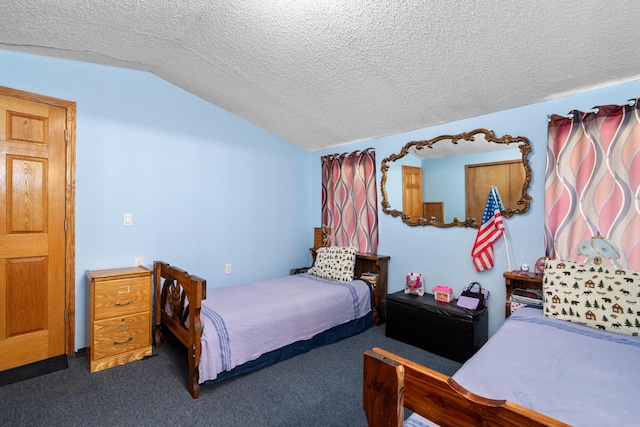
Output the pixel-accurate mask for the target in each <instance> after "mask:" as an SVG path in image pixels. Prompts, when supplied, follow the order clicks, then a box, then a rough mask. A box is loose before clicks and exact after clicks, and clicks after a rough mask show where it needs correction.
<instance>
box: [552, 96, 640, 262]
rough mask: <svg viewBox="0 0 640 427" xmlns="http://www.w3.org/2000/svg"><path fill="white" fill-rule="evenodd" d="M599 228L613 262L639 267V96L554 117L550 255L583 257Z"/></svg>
mask: <svg viewBox="0 0 640 427" xmlns="http://www.w3.org/2000/svg"><path fill="white" fill-rule="evenodd" d="M597 232H600V234H601V235H603V236H604V237H606V238H609V239H611V240H612V241H613V242H614V243H615V244H616V245H617V246H618V248H619V249H620V258H619V259H618V260H616V261H614V264H615V265H616V266H618V267H621V268H629V269H632V270H640V116H639V111H638V102H637V100H630V103H628V104H625V105H605V106H601V107H596V108H594V109H592V110H590V111H588V112H581V111H573V112H571V114H569V117H563V116H558V115H553V116H551V117H550V118H549V134H548V145H547V167H546V177H545V245H546V254H547V256H549V257H551V258H555V259H566V260H573V261H584V260H585V258H584V256H578V254H577V251H578V244H579V243H580V242H581V241H583V240H585V239H588V238H590V237H591V236H593V235H594V234H595V233H597Z"/></svg>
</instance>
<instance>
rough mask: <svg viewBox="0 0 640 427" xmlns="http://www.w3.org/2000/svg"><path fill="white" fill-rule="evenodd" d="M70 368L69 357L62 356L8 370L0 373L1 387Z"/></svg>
mask: <svg viewBox="0 0 640 427" xmlns="http://www.w3.org/2000/svg"><path fill="white" fill-rule="evenodd" d="M68 367H69V361H68V359H67V355H66V354H62V355H60V356H56V357H52V358H50V359H45V360H41V361H39V362H34V363H29V364H28V365H23V366H18V367H16V368H11V369H7V370H5V371H1V372H0V387H2V386H5V385H8V384H13V383H17V382H19V381H24V380H28V379H30V378H35V377H39V376H40V375H45V374H50V373H51V372H55V371H60V370H62V369H67V368H68Z"/></svg>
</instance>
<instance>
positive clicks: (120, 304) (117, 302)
mask: <svg viewBox="0 0 640 427" xmlns="http://www.w3.org/2000/svg"><path fill="white" fill-rule="evenodd" d="M131 304H133V300H129V301H128V302H120V301H116V303H115V304H113V305H114V306H116V307H122V306H124V305H131Z"/></svg>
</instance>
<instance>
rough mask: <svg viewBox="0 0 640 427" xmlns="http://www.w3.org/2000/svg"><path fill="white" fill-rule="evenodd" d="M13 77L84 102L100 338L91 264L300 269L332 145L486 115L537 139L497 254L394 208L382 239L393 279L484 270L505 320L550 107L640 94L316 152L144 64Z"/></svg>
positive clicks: (82, 325)
mask: <svg viewBox="0 0 640 427" xmlns="http://www.w3.org/2000/svg"><path fill="white" fill-rule="evenodd" d="M0 85H3V86H8V87H12V88H15V89H21V90H26V91H30V92H35V93H40V94H43V95H49V96H54V97H58V98H62V99H66V100H70V101H75V102H77V106H78V117H77V149H76V154H77V173H76V182H77V192H76V349H78V348H82V347H85V346H86V345H87V342H88V340H87V339H86V333H87V329H86V321H87V320H86V304H85V295H86V293H85V288H86V285H85V279H84V275H85V271H86V270H87V269H101V268H112V267H120V266H128V265H132V264H133V260H134V258H135V257H139V256H143V257H144V258H145V264H146V265H147V266H150V264H151V262H152V261H153V260H157V259H162V260H165V261H167V262H170V263H173V264H176V265H178V266H180V267H182V268H185V269H187V270H188V271H190V272H192V273H196V274H198V275H200V276H202V277H204V278H206V279H207V282H208V286H209V287H212V286H227V285H234V284H238V283H243V282H247V281H251V280H256V279H260V278H269V277H276V276H279V275H285V274H288V271H289V268H291V267H297V266H304V265H308V264H309V262H310V255H309V252H308V248H309V247H310V246H311V245H312V241H313V233H312V231H311V230H312V228H313V227H317V226H319V225H320V224H321V219H320V210H321V207H320V204H321V191H320V190H321V174H320V156H322V155H326V154H330V153H335V152H350V151H354V150H357V149H365V148H367V147H370V146H371V147H374V148H375V149H376V158H377V163H378V167H379V166H380V162H381V161H382V160H383V159H384V158H385V157H387V156H389V155H390V154H392V153H397V152H399V150H400V148H401V147H402V146H403V145H404V144H406V143H407V142H408V141H412V140H421V139H431V138H434V137H436V136H438V135H441V134H452V133H460V132H464V131H469V130H472V129H476V128H480V127H484V128H488V129H491V130H494V131H495V133H496V135H497V136H502V135H503V134H511V135H513V136H526V137H527V138H529V139H530V141H531V143H532V145H533V153H532V155H531V158H530V162H531V166H532V169H533V180H532V188H531V191H530V194H531V196H532V197H533V201H532V204H531V210H530V212H528V213H527V214H525V215H522V216H518V217H514V218H511V219H509V220H507V228H508V236H507V239H501V240H500V241H499V242H498V243H497V244H496V247H495V252H496V267H495V268H494V269H492V270H489V271H486V272H483V273H476V272H475V270H474V269H473V267H472V265H471V258H470V251H471V246H472V245H473V241H474V239H475V234H476V230H474V229H462V228H454V229H439V228H435V227H409V226H407V225H405V224H403V223H402V222H401V221H400V219H399V218H393V217H391V216H389V215H385V214H384V213H382V211H380V214H379V225H380V245H379V251H378V252H379V253H380V254H385V255H390V256H391V261H390V265H389V290H390V292H394V291H398V290H401V289H402V288H403V286H404V283H403V282H404V276H405V275H406V273H407V272H409V271H416V272H422V273H423V276H424V277H425V281H426V286H427V289H430V288H431V287H433V286H436V285H438V284H443V285H449V286H451V287H453V288H454V290H455V292H456V295H458V294H459V292H460V290H461V288H462V287H463V286H464V285H466V284H468V283H469V282H471V281H476V280H477V281H479V282H481V283H482V284H483V285H484V286H485V287H487V288H489V289H490V290H491V298H490V322H489V328H490V333H493V332H494V331H495V330H496V329H497V328H498V327H499V326H500V325H501V324H502V321H503V315H504V309H503V301H504V280H503V277H502V273H503V272H504V271H505V270H507V269H508V267H509V265H508V264H507V256H506V252H507V251H506V245H505V241H506V242H508V248H509V251H508V252H509V254H510V260H511V267H513V268H516V267H518V266H520V265H521V264H522V263H524V262H527V263H529V264H533V263H534V262H535V260H536V259H537V258H538V257H540V256H542V255H544V241H543V219H544V218H543V216H544V198H543V196H544V168H545V147H546V139H547V136H546V129H547V114H552V113H560V114H564V113H567V112H568V111H569V110H572V109H581V110H586V109H589V108H591V107H593V106H595V105H602V104H620V103H622V102H624V101H626V100H627V99H629V98H634V97H637V96H640V81H635V82H630V83H625V84H620V85H616V86H613V87H609V88H604V89H598V90H593V91H588V92H584V93H581V94H578V95H573V96H568V97H565V98H561V99H556V100H552V101H547V102H543V103H538V104H533V105H529V106H525V107H521V108H516V109H512V110H506V111H501V112H498V113H493V114H488V115H484V116H479V117H474V118H471V119H467V120H460V121H456V122H451V123H446V124H443V125H439V126H433V127H429V128H424V129H419V130H416V131H411V132H406V133H402V134H397V135H391V136H387V137H383V138H377V139H373V140H369V141H365V142H361V143H357V144H350V145H347V146H342V147H340V148H339V149H336V148H333V149H330V150H325V151H320V152H316V153H309V152H307V151H305V150H303V149H301V148H299V147H297V146H295V145H294V144H291V143H289V142H288V141H285V140H283V139H282V138H279V137H277V136H275V135H273V134H271V133H269V132H267V131H265V130H263V129H261V128H259V127H257V126H255V125H253V124H251V123H249V122H247V121H245V120H243V119H241V118H238V117H237V116H235V115H233V114H230V113H228V112H226V111H224V110H222V109H220V108H218V107H216V106H213V105H211V104H210V103H208V102H205V101H203V100H202V99H200V98H198V97H196V96H193V95H191V94H189V93H187V92H185V91H183V90H182V89H180V88H177V87H175V86H173V85H171V84H169V83H167V82H165V81H164V80H162V79H159V78H157V77H155V76H153V75H151V74H148V73H144V72H138V71H131V70H124V69H119V68H112V67H105V66H100V65H95V64H86V63H80V62H75V61H67V60H61V59H54V58H48V57H41V56H36V55H27V54H22V53H17V52H8V51H0ZM378 173H379V168H378ZM380 178H381V177H380V176H378V185H379V183H380ZM378 192H379V193H380V189H378ZM380 200H382V196H381V195H380V194H379V201H380ZM125 212H130V213H132V214H133V222H134V225H133V226H132V227H124V226H123V225H122V215H123V213H125ZM226 263H231V264H232V265H233V273H232V274H230V275H225V274H224V265H225V264H226Z"/></svg>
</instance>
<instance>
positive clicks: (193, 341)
mask: <svg viewBox="0 0 640 427" xmlns="http://www.w3.org/2000/svg"><path fill="white" fill-rule="evenodd" d="M153 272H154V275H153V277H154V279H153V282H154V288H155V292H156V309H155V314H156V315H155V322H156V323H155V325H154V328H153V329H154V333H153V343H154V346H155V347H156V348H158V347H160V346H161V345H162V341H163V337H162V327H163V326H164V327H165V328H166V329H167V330H168V331H169V332H171V334H173V336H174V337H175V338H176V339H177V340H178V341H180V342H181V343H182V344H183V345H184V346H185V347H186V348H187V351H188V353H189V356H188V360H189V378H188V380H187V390H188V391H189V394H190V395H191V397H193V398H194V399H197V398H198V397H199V396H200V385H199V383H198V376H199V375H198V366H199V365H200V352H201V350H202V347H201V342H200V338H201V335H202V324H201V323H200V309H201V306H202V300H203V299H205V298H207V281H206V280H204V279H201V278H200V277H198V276H194V275H192V274H189V273H187V272H186V271H184V270H182V269H180V268H177V267H172V266H170V265H169V264H167V263H166V262H162V261H155V262H154V263H153ZM162 279H164V284H163V283H162ZM181 290H182V292H181ZM185 297H186V300H187V301H188V302H189V304H188V305H186V306H185V304H184V302H185ZM167 301H169V307H170V308H171V313H172V314H171V315H169V314H168V313H167V312H166V311H165V310H164V307H166V303H167ZM186 321H188V322H189V323H188V325H186V324H185V322H186Z"/></svg>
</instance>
